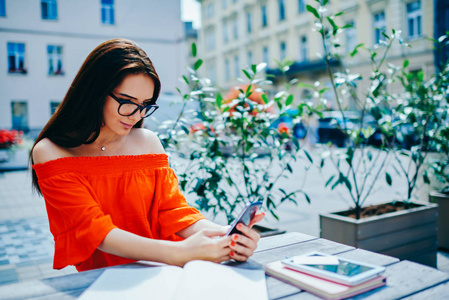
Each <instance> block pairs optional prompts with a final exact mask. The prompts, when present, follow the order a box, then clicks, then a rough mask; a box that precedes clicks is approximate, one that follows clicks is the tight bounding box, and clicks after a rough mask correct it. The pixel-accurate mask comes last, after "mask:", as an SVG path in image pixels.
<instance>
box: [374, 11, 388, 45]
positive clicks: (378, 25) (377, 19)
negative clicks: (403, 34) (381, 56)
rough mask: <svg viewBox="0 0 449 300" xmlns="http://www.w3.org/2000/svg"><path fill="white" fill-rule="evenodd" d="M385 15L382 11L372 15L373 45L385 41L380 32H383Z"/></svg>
mask: <svg viewBox="0 0 449 300" xmlns="http://www.w3.org/2000/svg"><path fill="white" fill-rule="evenodd" d="M385 29H386V26H385V13H384V12H383V11H382V12H380V13H377V14H375V15H374V43H375V44H378V43H379V42H380V41H383V40H385V37H384V36H383V35H382V32H385Z"/></svg>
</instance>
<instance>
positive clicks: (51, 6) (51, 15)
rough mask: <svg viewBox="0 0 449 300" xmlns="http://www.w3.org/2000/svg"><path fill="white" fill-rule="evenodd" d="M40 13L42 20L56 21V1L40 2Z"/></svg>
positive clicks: (44, 0) (45, 0)
mask: <svg viewBox="0 0 449 300" xmlns="http://www.w3.org/2000/svg"><path fill="white" fill-rule="evenodd" d="M41 13H42V19H43V20H56V19H57V18H58V6H57V4H56V0H41Z"/></svg>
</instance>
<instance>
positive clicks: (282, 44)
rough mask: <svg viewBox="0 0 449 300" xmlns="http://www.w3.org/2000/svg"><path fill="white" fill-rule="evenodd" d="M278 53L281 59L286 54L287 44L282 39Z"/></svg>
mask: <svg viewBox="0 0 449 300" xmlns="http://www.w3.org/2000/svg"><path fill="white" fill-rule="evenodd" d="M279 54H280V59H281V61H282V60H283V59H284V58H285V57H286V56H287V45H286V44H285V42H284V41H282V42H281V43H280V44H279Z"/></svg>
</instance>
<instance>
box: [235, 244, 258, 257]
mask: <svg viewBox="0 0 449 300" xmlns="http://www.w3.org/2000/svg"><path fill="white" fill-rule="evenodd" d="M229 248H230V249H231V250H232V251H233V252H236V253H238V254H240V255H243V256H246V257H250V256H251V255H253V253H254V249H255V247H248V246H247V245H242V244H239V243H236V242H234V241H231V243H230V244H229Z"/></svg>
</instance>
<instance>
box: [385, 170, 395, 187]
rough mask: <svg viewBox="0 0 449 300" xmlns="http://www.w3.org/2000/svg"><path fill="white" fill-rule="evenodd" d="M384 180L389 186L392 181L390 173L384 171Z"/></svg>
mask: <svg viewBox="0 0 449 300" xmlns="http://www.w3.org/2000/svg"><path fill="white" fill-rule="evenodd" d="M385 180H386V181H387V183H388V185H389V186H391V184H392V183H393V179H392V178H391V175H390V174H389V173H385Z"/></svg>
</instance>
